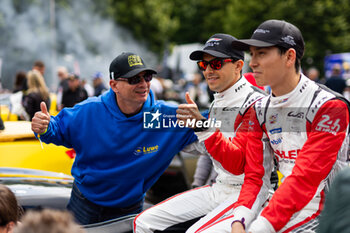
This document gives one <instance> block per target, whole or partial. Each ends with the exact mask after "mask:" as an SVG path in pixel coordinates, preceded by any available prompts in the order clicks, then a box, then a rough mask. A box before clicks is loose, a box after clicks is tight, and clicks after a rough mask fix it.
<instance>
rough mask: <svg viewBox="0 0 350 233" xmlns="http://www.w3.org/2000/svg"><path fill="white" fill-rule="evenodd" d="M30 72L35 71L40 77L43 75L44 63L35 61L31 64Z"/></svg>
mask: <svg viewBox="0 0 350 233" xmlns="http://www.w3.org/2000/svg"><path fill="white" fill-rule="evenodd" d="M32 70H37V71H39V72H40V74H41V75H42V76H44V74H45V63H44V62H43V61H40V60H37V61H35V62H34V64H33V68H32Z"/></svg>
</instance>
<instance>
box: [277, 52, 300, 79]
mask: <svg viewBox="0 0 350 233" xmlns="http://www.w3.org/2000/svg"><path fill="white" fill-rule="evenodd" d="M276 47H277V48H278V50H279V51H280V54H281V55H282V54H285V53H286V52H287V50H288V49H290V48H285V47H282V46H276ZM300 65H301V60H300V58H298V57H297V56H296V57H295V63H294V67H295V72H296V73H298V72H299V70H300Z"/></svg>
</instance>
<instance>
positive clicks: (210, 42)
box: [205, 38, 222, 47]
mask: <svg viewBox="0 0 350 233" xmlns="http://www.w3.org/2000/svg"><path fill="white" fill-rule="evenodd" d="M220 41H222V39H220V38H210V39H209V40H208V41H207V42H206V43H205V47H209V46H215V45H219V44H220Z"/></svg>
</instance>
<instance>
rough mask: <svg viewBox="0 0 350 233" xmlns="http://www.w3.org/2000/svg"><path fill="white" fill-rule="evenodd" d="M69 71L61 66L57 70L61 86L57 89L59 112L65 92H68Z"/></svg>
mask: <svg viewBox="0 0 350 233" xmlns="http://www.w3.org/2000/svg"><path fill="white" fill-rule="evenodd" d="M68 76H69V73H68V70H67V68H66V67H65V66H60V67H58V68H57V77H58V79H59V84H58V88H57V92H56V94H57V110H58V111H60V110H61V109H62V108H63V106H62V96H63V92H65V91H67V90H68Z"/></svg>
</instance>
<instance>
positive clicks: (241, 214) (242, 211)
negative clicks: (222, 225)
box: [233, 206, 255, 229]
mask: <svg viewBox="0 0 350 233" xmlns="http://www.w3.org/2000/svg"><path fill="white" fill-rule="evenodd" d="M233 216H234V217H233V222H237V221H240V222H242V219H244V226H245V229H246V228H247V227H249V225H250V223H251V222H252V221H253V220H254V218H255V214H254V212H253V211H252V210H250V209H248V208H247V207H245V206H238V207H237V208H235V209H234V210H233Z"/></svg>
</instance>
